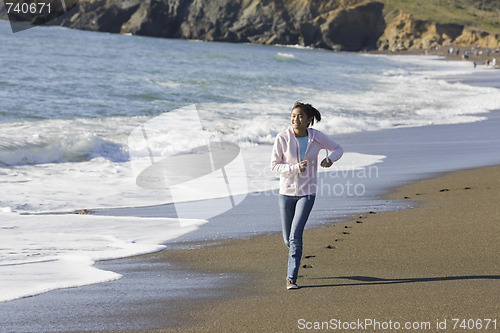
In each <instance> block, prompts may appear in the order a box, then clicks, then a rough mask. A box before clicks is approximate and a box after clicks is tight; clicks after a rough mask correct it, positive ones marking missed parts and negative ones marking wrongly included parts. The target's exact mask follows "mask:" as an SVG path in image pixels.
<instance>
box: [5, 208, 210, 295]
mask: <svg viewBox="0 0 500 333" xmlns="http://www.w3.org/2000/svg"><path fill="white" fill-rule="evenodd" d="M0 221H1V222H0V230H1V232H0V244H1V248H0V262H1V264H0V301H8V300H13V299H16V298H21V297H27V296H33V295H36V294H40V293H43V292H47V291H50V290H54V289H60V288H70V287H78V286H83V285H88V284H92V283H99V282H106V281H112V280H116V279H119V278H120V277H121V275H120V274H117V273H114V272H108V271H104V270H100V269H97V268H95V267H93V264H94V262H95V261H96V260H104V259H114V258H122V257H128V256H133V255H138V254H143V253H151V252H155V251H159V250H162V249H164V248H165V246H164V245H161V244H162V243H164V242H166V241H168V240H170V239H173V238H176V237H178V236H180V235H182V234H185V233H188V232H191V231H193V230H196V229H197V228H198V226H199V225H201V224H203V223H206V221H204V220H191V221H189V223H182V225H181V223H180V222H182V221H179V220H178V219H168V218H148V219H146V218H137V217H136V218H133V217H106V216H92V215H66V214H62V215H20V214H17V213H12V212H2V213H0Z"/></svg>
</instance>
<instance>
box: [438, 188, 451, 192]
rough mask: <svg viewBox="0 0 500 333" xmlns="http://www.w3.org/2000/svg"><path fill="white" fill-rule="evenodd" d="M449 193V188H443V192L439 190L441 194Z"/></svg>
mask: <svg viewBox="0 0 500 333" xmlns="http://www.w3.org/2000/svg"><path fill="white" fill-rule="evenodd" d="M448 191H449V189H447V188H443V189H442V190H439V192H448Z"/></svg>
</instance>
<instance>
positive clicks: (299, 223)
mask: <svg viewBox="0 0 500 333" xmlns="http://www.w3.org/2000/svg"><path fill="white" fill-rule="evenodd" d="M314 120H316V121H317V122H319V121H320V120H321V114H320V112H319V111H318V110H317V109H315V108H314V107H313V106H312V105H311V104H305V103H302V102H299V101H297V102H295V104H294V105H293V107H292V113H291V117H290V125H291V126H289V127H288V128H287V129H286V130H284V131H282V132H281V133H279V134H278V135H277V136H276V139H275V141H274V147H273V152H272V158H271V170H272V171H273V172H275V173H279V174H280V191H279V193H280V194H279V207H280V212H281V224H282V230H283V239H284V241H285V245H286V246H287V247H288V270H287V277H286V288H287V289H297V288H298V286H297V276H298V273H299V267H300V260H301V258H302V234H303V231H304V227H305V225H306V222H307V219H308V217H309V213H310V212H311V209H312V207H313V205H314V200H315V198H316V191H317V187H318V186H317V173H318V154H319V151H320V150H321V149H326V150H327V157H326V158H325V159H323V160H322V161H321V163H320V165H321V166H322V167H324V168H329V167H330V166H332V164H333V162H335V161H337V160H338V159H340V158H341V157H342V154H343V150H342V147H340V146H339V145H338V144H337V143H335V142H334V141H332V140H331V139H330V138H328V137H327V136H326V135H325V134H323V133H322V132H320V131H318V130H316V129H313V128H310V127H309V126H312V125H313V124H314Z"/></svg>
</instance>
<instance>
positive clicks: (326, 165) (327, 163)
mask: <svg viewBox="0 0 500 333" xmlns="http://www.w3.org/2000/svg"><path fill="white" fill-rule="evenodd" d="M332 164H333V161H332V160H331V159H329V158H325V159H324V160H323V161H321V166H322V167H323V168H329V167H331V166H332Z"/></svg>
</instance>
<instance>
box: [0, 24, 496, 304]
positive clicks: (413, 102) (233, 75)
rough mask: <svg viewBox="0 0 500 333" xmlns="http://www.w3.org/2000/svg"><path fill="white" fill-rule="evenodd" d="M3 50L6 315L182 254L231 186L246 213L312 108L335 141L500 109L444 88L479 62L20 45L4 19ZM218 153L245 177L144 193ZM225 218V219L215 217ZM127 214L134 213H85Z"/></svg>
mask: <svg viewBox="0 0 500 333" xmlns="http://www.w3.org/2000/svg"><path fill="white" fill-rule="evenodd" d="M0 44H1V48H0V63H1V66H2V73H1V74H0V186H1V189H2V191H1V192H0V244H1V245H0V301H8V300H13V299H17V298H21V297H26V296H32V295H36V294H39V293H42V292H46V291H50V290H54V289H58V288H66V287H74V286H82V285H86V284H91V283H98V282H105V281H111V280H115V279H118V278H120V275H119V274H116V273H113V272H109V271H104V270H100V269H97V268H95V267H94V266H93V264H94V262H95V261H96V260H101V259H112V258H121V257H127V256H132V255H135V254H140V253H149V252H154V251H158V250H161V249H164V248H166V247H167V248H168V242H169V241H170V240H174V239H177V238H178V237H180V236H185V235H189V234H190V233H191V232H194V231H196V230H197V229H198V228H199V227H200V226H203V225H206V224H208V223H210V218H211V217H213V216H216V215H217V214H220V213H221V212H222V211H225V210H229V209H231V206H228V207H226V206H223V204H222V203H220V201H215V202H216V204H213V202H214V201H210V200H219V199H221V198H222V199H223V197H224V193H226V194H227V192H225V191H226V190H227V189H229V188H231V189H232V192H231V197H233V196H234V199H233V200H232V201H231V203H232V207H234V205H237V204H238V203H239V202H241V201H242V200H243V199H244V198H245V196H248V195H250V194H252V193H259V192H263V191H275V190H276V188H277V186H278V181H277V178H276V176H275V175H273V174H271V173H270V171H269V167H268V166H269V156H270V151H271V147H272V143H273V139H274V137H275V135H276V134H277V133H278V132H279V131H281V130H283V129H284V128H286V126H287V124H288V119H289V113H290V107H291V106H292V105H293V103H294V101H296V100H303V101H306V102H311V103H312V104H313V105H315V106H316V107H317V108H318V109H319V110H320V111H321V112H322V115H323V120H322V121H321V122H320V123H318V124H317V125H315V127H316V128H318V129H320V130H322V131H324V132H325V133H328V134H331V135H333V137H334V138H335V135H340V134H346V133H366V132H368V131H379V130H386V129H391V128H404V127H416V126H426V125H441V124H457V123H468V122H476V121H480V120H484V119H485V113H487V112H489V111H491V110H495V109H500V99H499V98H498V90H497V89H493V88H487V87H473V86H468V85H465V84H461V83H453V84H451V83H449V82H446V81H444V80H439V79H434V78H436V77H442V76H445V75H449V74H455V75H456V74H468V73H471V72H472V71H473V69H472V66H471V65H470V63H465V62H463V63H462V62H445V61H442V60H440V59H438V58H434V57H408V56H404V57H403V56H400V57H398V56H393V57H387V56H373V55H363V54H346V53H333V52H328V51H324V50H314V49H306V48H298V47H279V46H259V45H245V44H224V43H206V42H199V41H180V40H167V39H157V38H148V37H139V36H124V35H116V34H106V33H94V32H87V31H78V30H69V29H64V28H60V27H37V28H33V29H30V30H26V31H24V32H21V33H17V34H12V32H11V31H10V26H9V24H8V22H4V21H0ZM145 124H146V125H145ZM147 124H149V125H147ZM145 126H148V127H147V130H146V129H145V128H146V127H145ZM143 130H144V131H143ZM146 132H147V134H151V133H152V134H154V136H155V138H153V139H152V141H151V143H152V146H151V147H142V146H141V145H140V144H136V143H137V140H136V139H137V138H138V137H139V139H140V138H141V135H139V136H138V137H137V135H135V134H137V133H139V134H141V133H144V134H146ZM134 133H135V134H134ZM200 133H202V135H201V136H200ZM134 135H135V136H134ZM141 140H142V139H141ZM155 140H156V141H155ZM204 142H207V143H210V142H224V143H226V144H232V145H233V146H232V147H234V146H237V147H238V152H237V156H238V158H235V159H234V161H236V162H238V163H239V164H234V165H232V167H231V165H230V164H228V166H227V168H226V169H227V170H226V169H225V171H224V173H219V174H217V175H215V176H214V178H211V179H205V180H203V182H201V183H200V182H198V184H197V185H196V184H194V183H193V184H192V183H189V186H187V187H185V188H183V189H181V190H179V189H178V190H177V191H173V190H169V189H164V188H159V189H158V188H144V187H140V186H138V185H137V179H138V174H139V173H140V171H141V169H140V166H139V171H137V165H139V164H140V163H137V162H138V161H140V159H141V158H145V159H146V160H147V159H149V158H157V157H169V156H175V155H176V154H179V153H182V152H183V151H186V150H190V149H193V148H196V147H199V146H200V145H203V143H204ZM139 143H140V142H139ZM138 147H139V148H138ZM141 147H142V148H141ZM148 149H149V150H148ZM385 158H386V156H383V155H369V154H363V153H359V152H356V151H346V153H345V156H344V157H343V159H342V160H340V161H339V163H338V164H337V165H336V168H335V170H334V171H336V172H346V171H347V172H348V171H350V170H363V169H364V168H367V167H369V166H372V165H377V164H380V163H384V159H385ZM212 164H213V161H212ZM242 171H243V172H242ZM321 172H323V173H325V174H326V173H328V172H331V171H329V170H321ZM228 175H229V178H228V177H227V176H228ZM224 179H225V183H224ZM228 179H229V180H228ZM211 182H213V183H211ZM200 184H201V185H200ZM219 185H221V186H222V187H221V190H220V191H219V190H216V188H217V186H219ZM226 185H227V188H226ZM194 186H198V187H196V188H195V187H194ZM193 188H195V189H196V190H192V189H193ZM189 189H191V192H190V191H189ZM181 202H182V203H185V204H186V206H185V207H186V208H185V210H184V211H183V212H186V213H185V214H184V213H183V214H181V213H180V212H181V210H180V205H178V206H177V216H165V217H150V218H146V217H138V216H134V214H130V212H133V211H134V209H136V208H137V209H139V208H143V207H150V206H151V207H153V206H157V205H163V204H166V203H176V204H179V203H181ZM207 203H208V204H207ZM213 207H217V208H221V207H222V208H221V209H219V210H217V209H214V210H213V211H210V212H208V210H209V208H213ZM117 208H127V209H128V210H123V212H125V213H122V214H118V216H117V215H116V214H115V216H103V215H105V214H101V215H99V214H90V215H81V214H72V212H74V211H77V210H83V209H86V210H95V209H100V210H102V211H106V210H112V209H117ZM193 211H194V212H196V213H197V214H193V215H190V214H188V212H193ZM127 212H128V213H127ZM181 215H182V216H181Z"/></svg>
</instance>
